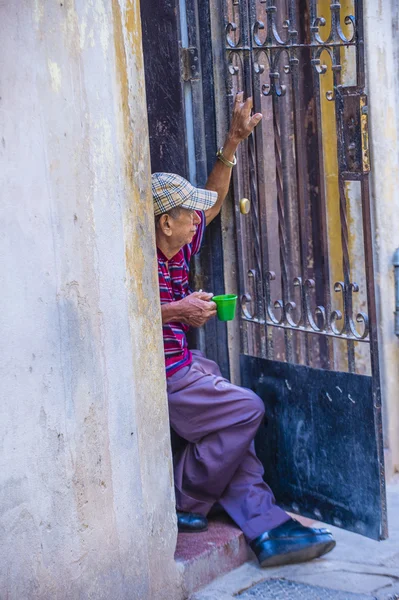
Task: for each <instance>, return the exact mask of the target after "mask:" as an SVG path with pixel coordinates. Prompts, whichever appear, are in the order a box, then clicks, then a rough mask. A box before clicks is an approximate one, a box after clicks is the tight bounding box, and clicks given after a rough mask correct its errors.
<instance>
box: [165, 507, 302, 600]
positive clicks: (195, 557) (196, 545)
mask: <svg viewBox="0 0 399 600" xmlns="http://www.w3.org/2000/svg"><path fill="white" fill-rule="evenodd" d="M295 518H296V519H297V520H298V521H300V522H301V523H302V524H303V525H307V526H311V524H312V523H313V522H314V521H311V520H310V519H306V518H304V517H299V516H298V515H295ZM253 559H254V555H253V553H252V551H251V549H250V548H249V547H248V545H247V543H246V541H245V538H244V535H243V533H242V531H241V530H240V529H238V527H237V526H236V525H235V524H234V523H233V521H231V519H229V517H228V516H227V515H225V514H223V515H218V516H216V517H213V518H211V519H210V520H209V528H208V531H206V532H204V533H197V534H194V533H179V535H178V537H177V546H176V552H175V561H176V563H177V565H178V568H179V570H180V572H181V575H182V582H183V588H184V597H185V598H188V597H189V596H190V595H191V594H193V593H194V592H196V591H197V590H198V589H199V588H201V587H203V586H205V585H207V584H209V583H211V582H212V581H213V580H214V579H216V578H217V577H220V575H223V574H225V573H229V572H230V571H232V570H233V569H236V568H237V567H239V566H240V565H242V564H244V563H245V562H247V561H248V560H253Z"/></svg>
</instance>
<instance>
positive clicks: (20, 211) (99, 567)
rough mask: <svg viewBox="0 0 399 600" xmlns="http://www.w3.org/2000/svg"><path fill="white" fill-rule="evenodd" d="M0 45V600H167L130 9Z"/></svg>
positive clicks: (155, 358) (139, 91)
mask: <svg viewBox="0 0 399 600" xmlns="http://www.w3.org/2000/svg"><path fill="white" fill-rule="evenodd" d="M0 39H1V40H2V42H1V45H2V50H1V53H0V74H1V75H0V87H1V92H0V96H1V99H0V132H1V133H0V162H1V175H0V176H1V185H0V190H1V202H0V255H1V271H0V285H1V295H0V331H1V338H2V343H1V345H0V380H1V389H0V396H1V398H0V445H1V452H0V590H1V593H0V596H1V597H2V598H3V597H4V598H8V599H9V600H11V599H15V600H22V599H25V598H26V599H27V598H29V600H31V599H32V600H33V599H35V598H45V599H50V598H51V599H52V600H54V599H64V598H65V599H68V600H71V599H73V598H82V599H83V598H96V600H99V599H101V598H103V599H109V598H114V599H117V598H118V599H119V598H126V599H127V598H129V600H132V599H137V600H155V598H156V599H158V598H160V599H161V598H162V599H173V600H176V599H178V598H180V595H181V592H180V588H179V579H178V574H177V571H176V567H175V563H174V560H173V554H174V549H175V540H176V526H175V514H174V496H173V482H172V468H171V459H170V444H169V428H168V419H167V402H166V394H165V376H164V368H163V354H162V339H161V325H160V314H159V304H158V290H157V272H156V261H155V253H154V232H153V219H152V206H151V205H152V201H151V194H150V187H149V151H148V136H147V125H146V104H145V94H144V77H143V64H142V53H141V37H140V21H139V8H138V1H137V0H132V1H130V0H126V1H125V2H122V0H120V1H118V0H114V1H113V2H105V0H92V1H90V2H88V1H86V0H76V1H75V2H73V1H72V0H63V1H57V2H55V1H54V0H32V1H30V0H21V1H20V2H2V3H1V4H0Z"/></svg>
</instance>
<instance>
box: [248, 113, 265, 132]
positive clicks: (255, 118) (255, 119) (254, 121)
mask: <svg viewBox="0 0 399 600" xmlns="http://www.w3.org/2000/svg"><path fill="white" fill-rule="evenodd" d="M262 118H263V115H261V113H256V115H254V116H253V117H252V118H251V120H250V122H249V124H250V127H252V129H254V127H256V126H257V124H258V123H260V122H261V120H262Z"/></svg>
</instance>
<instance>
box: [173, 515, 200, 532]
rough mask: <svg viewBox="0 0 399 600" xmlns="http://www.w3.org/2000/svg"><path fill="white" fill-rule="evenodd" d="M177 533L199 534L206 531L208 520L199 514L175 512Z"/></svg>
mask: <svg viewBox="0 0 399 600" xmlns="http://www.w3.org/2000/svg"><path fill="white" fill-rule="evenodd" d="M176 515H177V529H178V531H179V533H200V532H201V531H206V530H207V529H208V519H207V518H206V517H204V515H200V514H199V513H188V512H182V511H180V510H177V511H176Z"/></svg>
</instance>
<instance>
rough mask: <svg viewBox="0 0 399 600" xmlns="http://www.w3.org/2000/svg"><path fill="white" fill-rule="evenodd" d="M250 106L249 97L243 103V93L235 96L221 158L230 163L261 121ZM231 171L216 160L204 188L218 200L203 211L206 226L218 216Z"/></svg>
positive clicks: (227, 188) (259, 116) (227, 189)
mask: <svg viewBox="0 0 399 600" xmlns="http://www.w3.org/2000/svg"><path fill="white" fill-rule="evenodd" d="M252 106H253V103H252V98H251V97H249V98H247V99H246V101H245V102H244V92H238V94H236V99H235V102H234V109H233V116H232V120H231V127H230V131H229V133H228V134H227V138H226V141H225V143H224V144H223V156H224V158H227V160H229V161H230V162H232V163H233V162H234V156H235V153H236V152H237V148H238V146H239V145H240V143H241V142H242V141H243V140H245V139H246V138H247V137H249V136H250V135H251V133H252V132H253V130H254V129H255V127H256V126H257V124H258V123H259V122H260V121H261V120H262V115H261V114H260V113H256V114H255V115H253V116H251V111H252ZM237 168H238V167H237ZM231 171H232V169H231V167H229V166H227V165H225V164H224V163H223V162H222V161H220V160H217V161H216V163H215V166H214V167H213V170H212V173H211V174H210V175H209V177H208V181H207V182H206V186H205V187H206V189H207V190H213V191H214V192H217V195H218V199H217V202H215V204H214V205H213V206H212V207H211V208H208V210H206V211H205V218H206V224H207V225H209V223H210V222H211V221H212V220H213V219H214V218H215V217H216V215H218V214H219V212H220V209H221V208H222V204H223V202H224V200H225V198H226V196H227V192H228V191H229V185H230V179H231Z"/></svg>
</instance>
